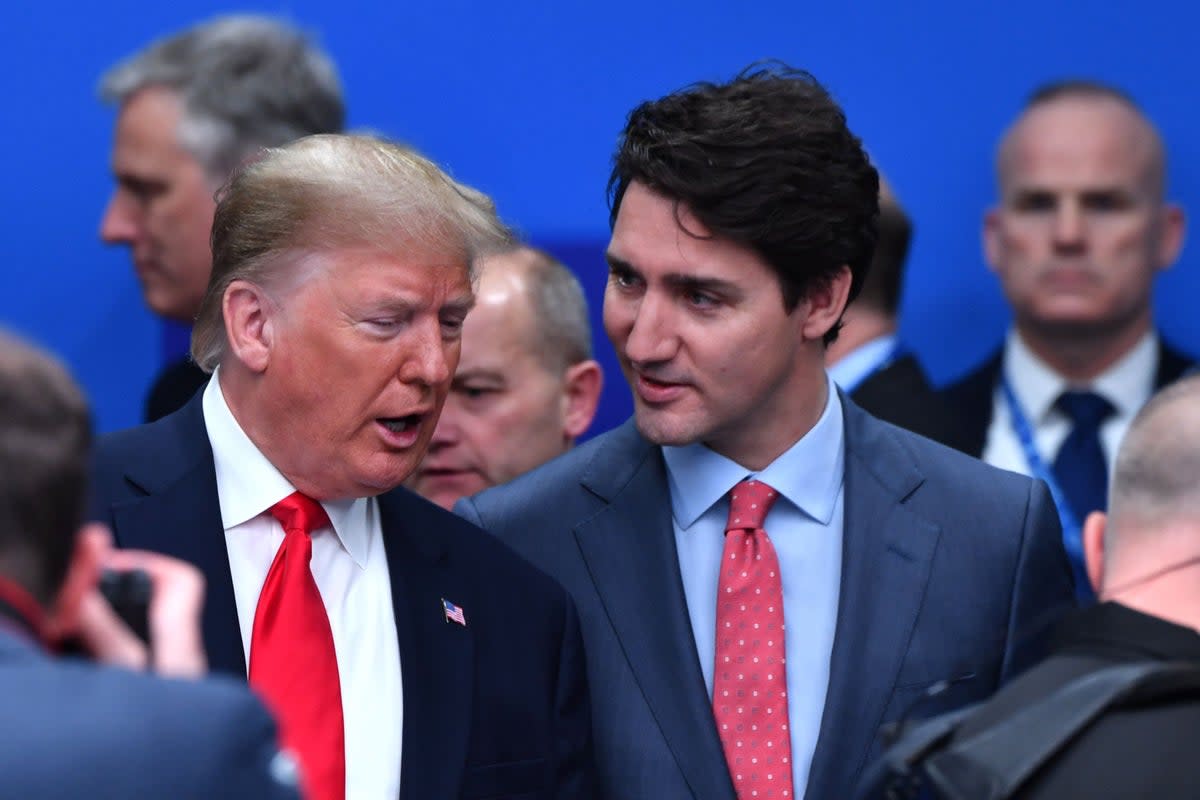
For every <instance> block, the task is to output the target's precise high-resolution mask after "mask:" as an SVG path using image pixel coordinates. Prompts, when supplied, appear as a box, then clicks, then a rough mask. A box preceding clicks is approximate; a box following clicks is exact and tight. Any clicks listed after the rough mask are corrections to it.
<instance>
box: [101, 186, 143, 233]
mask: <svg viewBox="0 0 1200 800" xmlns="http://www.w3.org/2000/svg"><path fill="white" fill-rule="evenodd" d="M139 226H140V219H139V215H138V213H137V212H136V210H135V209H134V207H133V202H132V201H131V200H130V199H129V198H128V197H126V196H125V193H124V192H122V191H121V190H120V189H117V190H116V191H114V192H113V194H112V197H110V198H109V199H108V205H107V206H106V207H105V209H104V216H102V217H101V218H100V239H101V241H103V242H105V243H107V244H128V243H130V242H132V241H133V240H134V239H136V238H137V232H138V228H139Z"/></svg>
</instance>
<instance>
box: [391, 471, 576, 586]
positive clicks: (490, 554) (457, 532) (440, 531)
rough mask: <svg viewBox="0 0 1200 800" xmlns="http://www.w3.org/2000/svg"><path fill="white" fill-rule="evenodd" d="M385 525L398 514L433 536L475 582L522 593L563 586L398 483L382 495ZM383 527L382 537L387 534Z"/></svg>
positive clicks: (489, 536)
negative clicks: (515, 588) (516, 588)
mask: <svg viewBox="0 0 1200 800" xmlns="http://www.w3.org/2000/svg"><path fill="white" fill-rule="evenodd" d="M380 502H381V504H383V505H384V506H385V507H386V509H385V510H384V511H383V512H382V513H383V519H384V521H385V522H384V524H385V526H386V525H387V520H388V519H393V518H401V519H403V520H404V524H405V526H406V527H411V528H412V530H414V531H420V535H421V536H436V540H437V546H438V547H439V548H442V549H443V550H444V552H445V553H446V554H447V555H448V556H449V560H450V563H452V564H453V565H455V568H456V569H460V570H463V571H464V572H465V573H467V574H468V577H469V579H470V582H471V583H473V584H476V585H485V584H486V585H494V586H509V587H520V591H521V592H523V593H533V594H538V595H541V596H543V597H545V596H547V595H555V596H561V595H562V594H563V590H562V588H561V587H560V586H559V585H558V583H557V582H555V581H554V580H553V579H552V578H550V577H549V576H548V575H546V574H545V573H544V572H543V571H541V570H540V569H538V568H537V567H535V566H534V565H533V564H531V563H530V562H529V561H528V560H526V559H525V558H524V557H522V556H521V555H519V554H518V553H517V552H515V551H514V550H513V549H512V548H511V547H510V546H509V545H507V544H506V543H504V542H502V541H501V540H500V539H498V538H496V537H495V536H493V535H492V534H491V533H489V532H488V531H485V530H483V529H482V528H480V527H479V526H477V525H476V524H474V523H473V522H471V521H469V520H467V519H464V518H463V517H461V516H459V515H457V514H455V513H453V512H451V511H447V510H446V509H444V508H442V507H441V506H439V505H437V504H436V503H433V502H430V501H429V500H427V499H425V498H424V497H421V496H420V495H418V494H416V493H415V492H412V491H409V490H408V489H405V488H403V487H398V488H396V489H393V490H392V491H390V492H388V493H386V494H385V495H382V496H381V497H380ZM388 535H389V534H388V532H387V531H385V538H386V537H387V536H388Z"/></svg>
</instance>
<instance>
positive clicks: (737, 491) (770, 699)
mask: <svg viewBox="0 0 1200 800" xmlns="http://www.w3.org/2000/svg"><path fill="white" fill-rule="evenodd" d="M778 497H779V494H778V493H777V492H776V491H775V490H774V489H772V488H771V487H770V486H768V485H767V484H765V483H763V482H762V481H742V482H741V483H739V484H738V485H737V486H735V487H733V492H732V494H731V496H730V504H729V522H728V523H727V524H726V525H725V551H724V553H723V554H722V555H721V572H720V577H719V578H718V579H717V595H718V596H717V641H716V664H715V667H716V669H715V670H714V671H713V717H714V718H715V719H716V722H717V732H718V734H719V735H720V737H721V746H722V748H723V749H724V751H725V761H726V763H727V764H728V765H729V777H730V778H732V779H733V788H734V792H735V793H736V794H737V797H738V800H751V798H755V799H756V800H793V798H794V796H795V795H794V793H793V791H792V759H791V754H792V744H791V734H789V733H788V707H787V667H786V665H785V663H784V661H785V659H784V652H785V651H784V630H783V583H782V580H781V579H780V576H779V559H778V557H776V555H775V548H774V546H772V544H771V540H770V538H768V537H767V532H766V531H765V530H763V521H764V520H765V519H766V518H767V512H768V511H769V510H770V509H771V505H772V504H773V503H774V502H775V500H776V498H778Z"/></svg>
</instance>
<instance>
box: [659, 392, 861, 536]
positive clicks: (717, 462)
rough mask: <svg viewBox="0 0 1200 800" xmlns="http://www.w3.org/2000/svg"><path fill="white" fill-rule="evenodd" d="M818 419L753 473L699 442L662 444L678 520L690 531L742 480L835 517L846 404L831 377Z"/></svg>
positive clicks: (811, 512) (824, 518)
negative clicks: (750, 479)
mask: <svg viewBox="0 0 1200 800" xmlns="http://www.w3.org/2000/svg"><path fill="white" fill-rule="evenodd" d="M827 380H828V382H829V397H828V400H827V401H826V403H825V410H824V411H823V412H821V417H820V419H818V420H817V423H816V424H815V425H813V427H812V428H811V429H810V430H809V431H808V433H806V434H804V436H802V437H800V439H799V441H797V442H796V443H795V444H793V445H792V446H791V447H789V448H788V449H787V450H786V451H784V452H783V453H782V454H781V455H780V456H779V457H778V458H776V459H775V460H774V461H772V462H771V463H770V465H768V466H767V467H766V469H764V470H762V471H760V472H758V473H754V472H750V471H748V470H747V469H746V468H745V467H743V466H741V465H740V464H738V463H737V462H735V461H733V460H731V459H728V458H726V457H725V456H723V455H721V454H719V453H716V452H714V451H712V450H710V449H708V447H706V446H704V445H703V444H701V443H699V442H697V443H694V444H690V445H687V446H685V447H663V449H662V450H663V459H664V460H665V461H666V464H667V481H668V483H669V485H670V489H671V508H672V513H673V514H674V515H675V523H676V524H677V525H678V526H679V527H680V528H682V529H683V530H687V529H688V528H690V527H691V526H692V525H693V524H694V523H695V522H696V520H698V519H699V518H700V517H701V516H703V514H704V513H705V512H706V511H708V509H710V508H712V506H713V504H715V503H716V502H718V501H719V500H720V499H721V498H722V497H724V496H725V495H726V493H728V492H729V490H730V489H732V488H733V487H734V486H735V485H737V484H738V482H740V481H742V480H744V479H746V478H748V477H753V478H756V479H758V480H761V481H765V482H766V483H767V484H769V485H770V486H771V487H772V488H774V489H775V490H776V491H778V492H779V494H781V495H782V496H783V497H786V498H787V499H788V500H789V501H791V503H792V504H793V505H795V506H796V507H797V508H799V509H800V510H801V511H802V512H804V513H805V514H807V515H808V516H810V517H812V518H813V519H815V520H817V521H818V522H820V523H821V524H823V525H828V524H829V521H830V520H831V519H832V518H833V511H834V507H835V506H836V504H837V498H838V492H839V491H840V490H841V487H842V479H843V472H844V469H843V467H844V464H845V447H844V442H845V432H844V430H843V424H842V403H841V399H840V398H839V397H838V393H837V387H835V386H834V385H833V380H832V379H829V378H827Z"/></svg>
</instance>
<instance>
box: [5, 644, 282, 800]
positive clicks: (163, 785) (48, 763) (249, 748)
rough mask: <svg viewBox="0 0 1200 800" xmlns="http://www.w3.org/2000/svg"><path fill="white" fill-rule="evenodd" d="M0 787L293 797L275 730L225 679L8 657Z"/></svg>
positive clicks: (15, 793) (9, 792) (64, 793)
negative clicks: (181, 677) (157, 674)
mask: <svg viewBox="0 0 1200 800" xmlns="http://www.w3.org/2000/svg"><path fill="white" fill-rule="evenodd" d="M0 688H3V691H4V693H5V696H6V697H8V698H9V700H8V701H7V702H6V703H5V704H4V708H3V709H2V710H0V720H3V724H0V788H2V789H3V791H2V792H0V793H3V794H4V795H5V796H12V797H38V798H58V797H62V798H67V797H91V798H110V797H111V798H126V797H139V798H207V797H218V796H220V797H231V798H243V797H244V798H258V797H263V798H293V797H295V796H296V794H295V788H294V785H293V783H294V775H289V774H287V772H286V770H281V766H282V765H284V764H286V760H283V759H278V748H277V744H276V731H275V724H274V722H272V720H271V718H270V717H269V716H268V714H267V712H266V710H265V709H264V708H263V707H262V705H261V704H260V703H259V702H258V701H257V700H256V699H255V698H254V696H253V695H252V694H250V692H249V691H248V690H247V689H246V687H245V686H244V684H239V683H237V682H235V681H232V680H221V679H210V680H202V681H179V680H168V679H162V678H156V677H153V676H147V675H139V674H135V673H130V672H126V671H124V670H118V669H109V668H103V667H96V666H94V665H91V664H88V663H85V662H70V661H58V662H55V661H50V660H48V659H44V658H31V659H29V660H23V661H17V662H16V663H14V660H13V659H5V662H4V663H3V664H2V665H0Z"/></svg>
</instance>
